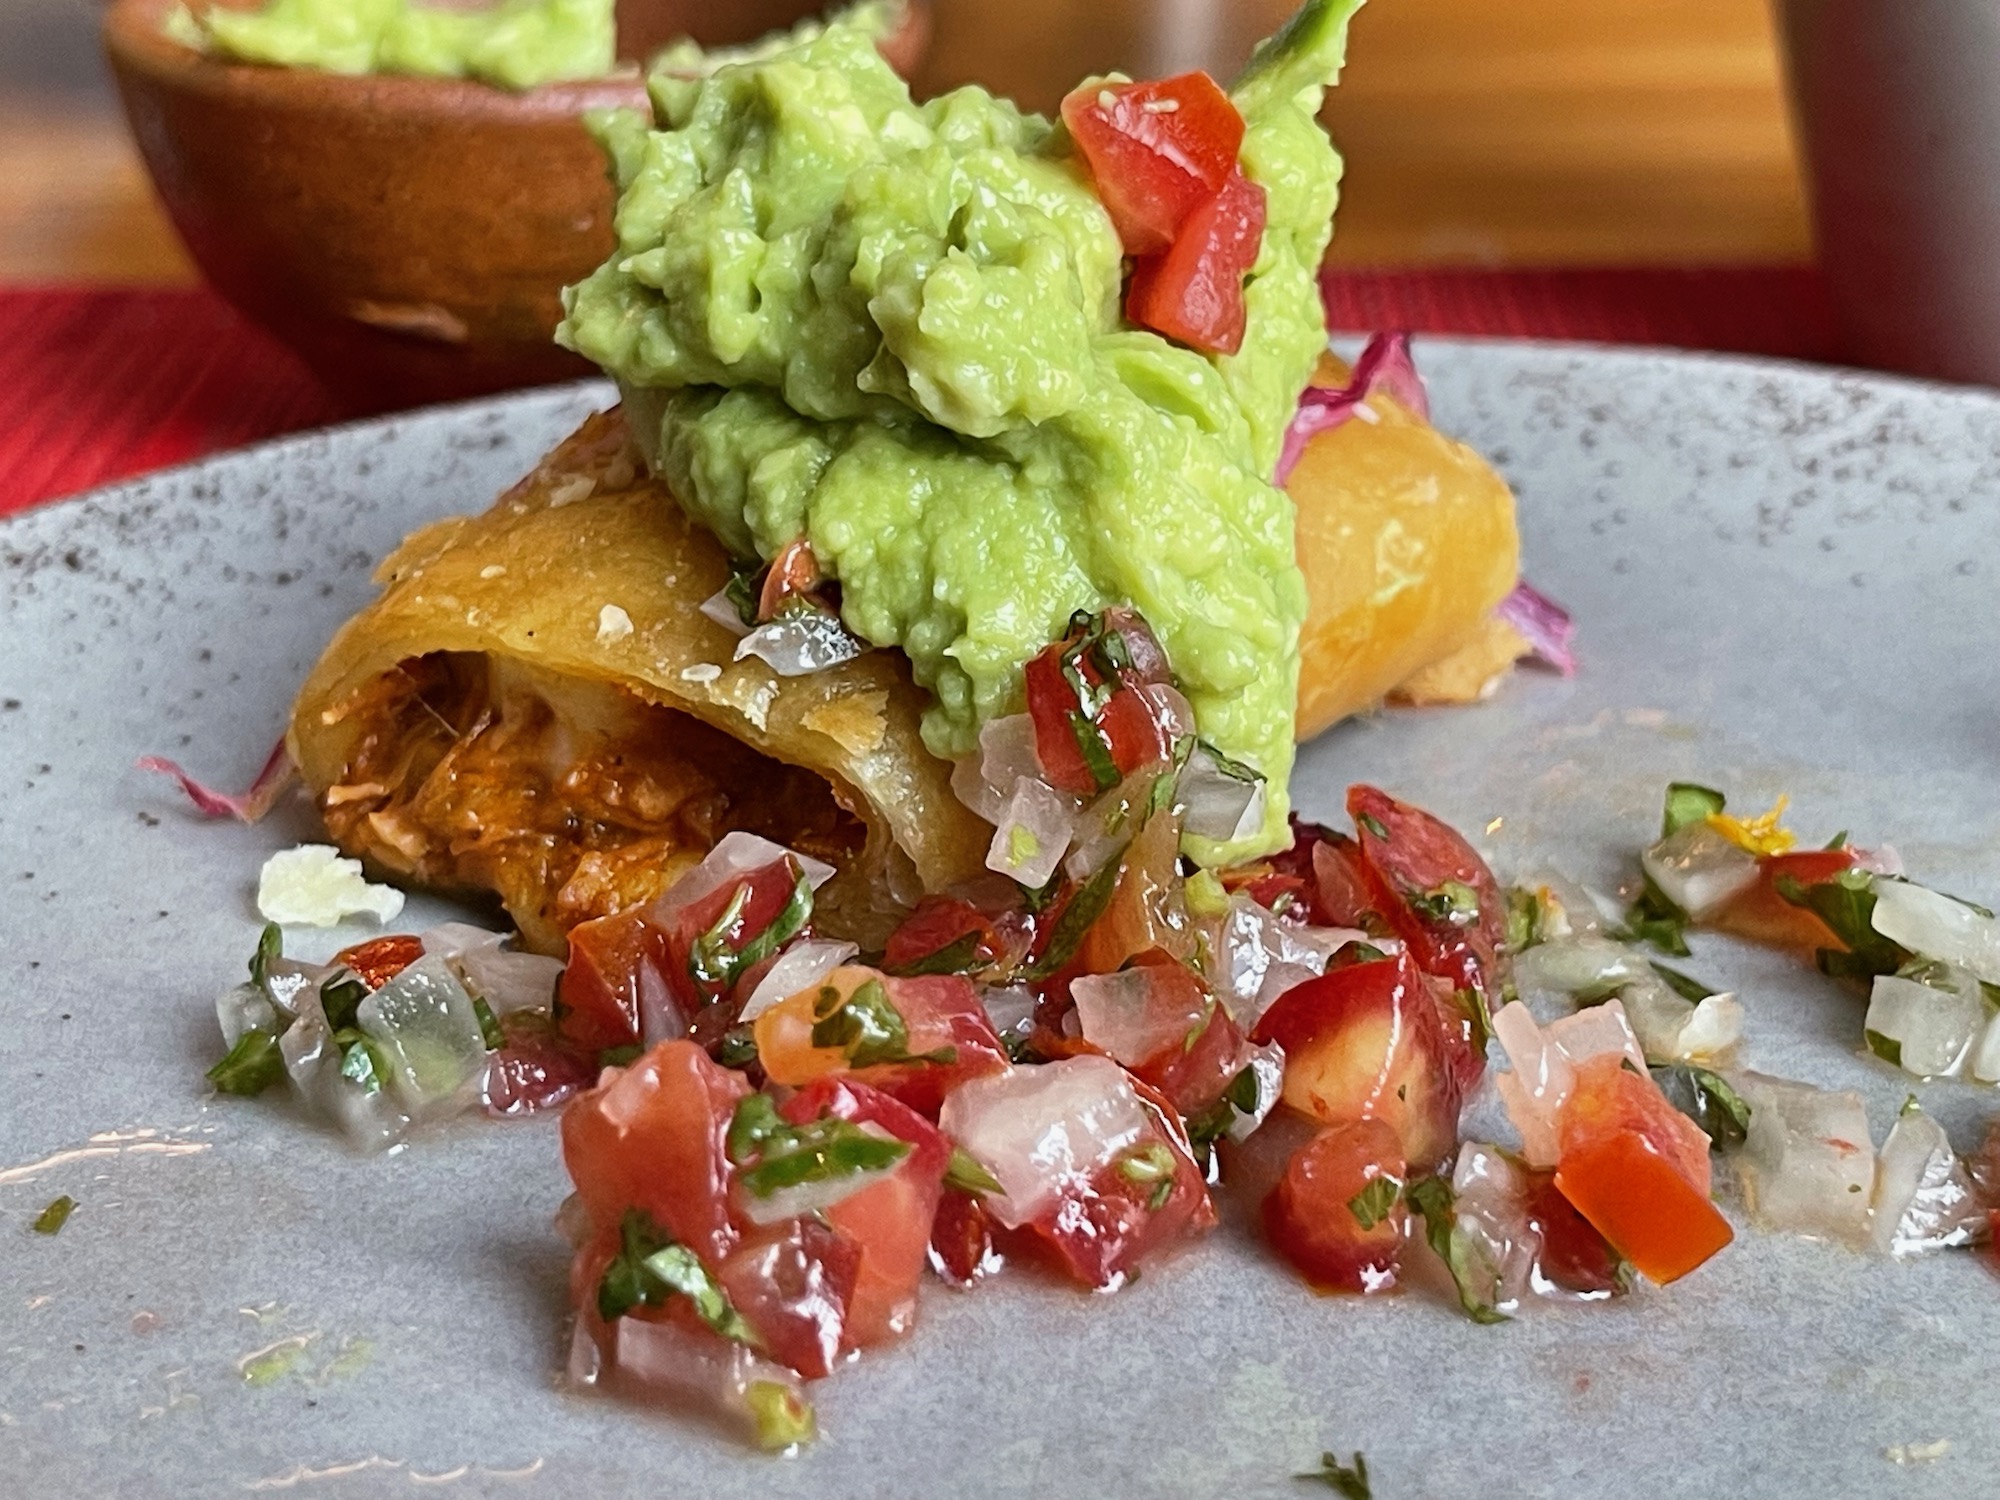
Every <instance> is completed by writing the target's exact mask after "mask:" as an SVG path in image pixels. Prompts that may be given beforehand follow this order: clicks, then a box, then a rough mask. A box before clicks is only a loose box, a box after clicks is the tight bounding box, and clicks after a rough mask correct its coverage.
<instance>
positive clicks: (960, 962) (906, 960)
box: [882, 896, 1005, 974]
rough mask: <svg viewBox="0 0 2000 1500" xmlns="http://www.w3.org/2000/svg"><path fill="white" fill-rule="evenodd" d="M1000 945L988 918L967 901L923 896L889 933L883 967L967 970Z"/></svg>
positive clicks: (993, 955) (989, 960)
mask: <svg viewBox="0 0 2000 1500" xmlns="http://www.w3.org/2000/svg"><path fill="white" fill-rule="evenodd" d="M1004 951H1005V949H1004V947H1003V944H1002V941H1001V938H1000V935H999V934H998V933H997V932H996V931H995V930H994V926H993V920H992V918H990V917H988V916H987V915H986V913H985V912H983V911H981V910H980V909H979V908H978V907H976V906H974V905H973V904H972V903H971V902H970V901H961V900H958V899H957V898H956V897H952V896H927V897H925V898H924V900H923V901H922V903H921V904H919V905H918V907H917V909H916V910H915V911H913V912H911V913H910V915H909V916H908V917H907V918H906V919H905V920H904V922H903V925H902V926H900V927H898V928H897V929H896V930H895V931H894V932H893V933H891V934H890V935H889V942H888V945H887V946H886V947H884V948H883V950H882V967H883V968H884V969H887V970H888V971H889V972H890V973H891V974H972V973H977V972H978V971H979V970H981V969H985V968H987V967H989V966H990V965H992V964H994V963H996V962H998V961H999V959H1000V957H1001V955H1002V953H1003V952H1004Z"/></svg>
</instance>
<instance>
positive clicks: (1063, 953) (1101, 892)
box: [1021, 854, 1123, 979]
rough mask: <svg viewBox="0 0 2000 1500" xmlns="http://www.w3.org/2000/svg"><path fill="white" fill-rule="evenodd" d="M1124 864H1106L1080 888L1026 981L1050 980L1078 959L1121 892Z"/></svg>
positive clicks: (1116, 860) (1118, 861) (1027, 972)
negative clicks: (1120, 875) (1116, 893)
mask: <svg viewBox="0 0 2000 1500" xmlns="http://www.w3.org/2000/svg"><path fill="white" fill-rule="evenodd" d="M1122 863H1123V855H1122V854H1121V855H1120V856H1119V857H1117V858H1114V859H1108V860H1106V861H1105V862H1104V867H1103V868H1102V869H1101V870H1099V871H1098V872H1097V873H1096V874H1095V875H1093V876H1091V877H1090V879H1088V880H1086V881H1085V882H1084V883H1083V884H1082V885H1080V886H1078V887H1077V889H1076V893H1075V894H1074V895H1072V896H1071V897H1070V898H1069V900H1068V902H1067V903H1065V904H1064V906H1063V909H1062V914H1061V915H1060V916H1058V917H1057V918H1056V922H1055V926H1054V927H1052V928H1051V929H1050V930H1049V941H1048V945H1047V946H1046V947H1045V948H1044V949H1043V950H1042V953H1041V956H1040V957H1039V958H1037V959H1036V960H1035V961H1034V962H1033V963H1031V964H1029V965H1028V967H1027V968H1026V969H1025V970H1024V971H1023V972H1022V975H1021V977H1022V978H1023V979H1048V978H1050V977H1051V976H1053V975H1055V974H1058V973H1060V972H1061V971H1062V970H1063V969H1065V968H1066V967H1068V965H1069V961H1070V960H1071V959H1073V958H1075V957H1076V950H1077V949H1078V948H1080V947H1082V946H1083V939H1084V936H1085V934H1087V933H1088V932H1089V931H1090V929H1091V928H1092V927H1093V926H1095V925H1096V922H1097V919H1098V918H1099V917H1101V916H1103V915H1104V909H1105V908H1106V907H1107V906H1109V905H1110V904H1111V896H1112V893H1113V892H1114V891H1116V890H1117V889H1118V871H1119V867H1120V865H1121V864H1122Z"/></svg>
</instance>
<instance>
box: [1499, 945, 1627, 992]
mask: <svg viewBox="0 0 2000 1500" xmlns="http://www.w3.org/2000/svg"><path fill="white" fill-rule="evenodd" d="M1642 979H1656V976H1655V975H1654V973H1653V966H1652V965H1651V964H1649V963H1648V962H1647V961H1646V958H1645V955H1643V954H1642V953H1640V952H1638V950H1636V949H1634V948H1628V947H1627V946H1625V944H1623V943H1614V942H1611V941H1610V940H1609V939H1606V938H1601V937H1581V938H1576V939H1573V940H1572V941H1569V942H1548V943H1541V944H1538V945H1537V946H1535V947H1533V948H1530V949H1528V950H1527V951H1526V952H1525V953H1523V954H1521V955H1520V956H1519V957H1517V958H1516V959H1515V960H1514V983H1515V984H1516V985H1517V986H1518V987H1519V988H1520V989H1522V990H1523V991H1526V992H1532V991H1536V990H1553V991H1555V992H1556V993H1557V994H1561V995H1581V994H1584V993H1586V992H1588V991H1592V990H1603V989H1606V988H1611V989H1616V988H1619V987H1621V986H1623V985H1628V984H1634V983H1637V982H1638V981H1640V980H1642ZM1656 982H1657V981H1656Z"/></svg>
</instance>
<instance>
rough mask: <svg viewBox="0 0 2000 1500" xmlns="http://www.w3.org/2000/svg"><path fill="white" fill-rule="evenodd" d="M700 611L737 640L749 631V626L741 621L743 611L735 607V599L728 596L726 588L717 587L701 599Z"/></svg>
mask: <svg viewBox="0 0 2000 1500" xmlns="http://www.w3.org/2000/svg"><path fill="white" fill-rule="evenodd" d="M701 612H702V614H704V615H705V616H707V617H708V618H709V619H711V620H713V621H715V623H716V624H718V625H720V626H721V627H722V628H723V629H724V630H726V631H728V632H729V633H730V634H731V635H733V636H735V637H736V639H737V640H739V641H740V640H742V639H743V637H744V636H746V635H748V634H749V633H750V627H749V626H748V625H745V624H744V623H743V612H742V611H741V610H739V609H738V608H737V607H736V601H735V600H734V599H731V598H730V597H729V590H728V589H727V588H720V589H717V590H716V591H715V592H714V593H712V594H710V595H709V596H708V597H707V598H706V599H704V600H702V601H701Z"/></svg>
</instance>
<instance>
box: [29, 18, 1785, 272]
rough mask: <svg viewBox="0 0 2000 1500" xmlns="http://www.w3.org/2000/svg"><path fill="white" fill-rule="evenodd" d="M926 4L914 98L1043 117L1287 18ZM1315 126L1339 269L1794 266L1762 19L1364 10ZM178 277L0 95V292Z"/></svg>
mask: <svg viewBox="0 0 2000 1500" xmlns="http://www.w3.org/2000/svg"><path fill="white" fill-rule="evenodd" d="M8 4H9V0H0V22H4V21H5V19H6V10H7V6H8ZM935 5H936V15H937V45H936V48H935V50H934V52H933V55H932V58H931V61H930V63H929V65H928V66H927V68H926V70H925V74H924V76H923V78H922V79H921V80H920V81H921V83H922V84H923V85H925V86H926V87H929V88H939V87H945V86H949V85H952V84H956V83H960V82H965V81H968V80H974V79H976V80H979V81H982V82H986V83H988V84H990V85H991V86H994V87H996V88H999V89H1002V90H1005V91H1008V92H1012V93H1014V94H1015V95H1016V96H1017V97H1020V98H1021V99H1023V101H1024V102H1027V103H1030V104H1035V105H1039V106H1041V107H1043V108H1049V107H1052V106H1053V104H1054V102H1055V101H1056V100H1057V99H1058V98H1059V97H1060V96H1061V93H1062V91H1063V89H1064V88H1066V87H1067V86H1068V85H1070V84H1072V83H1073V82H1075V80H1076V79H1077V78H1078V77H1079V76H1080V75H1081V74H1082V73H1084V72H1086V71H1091V70H1102V69H1110V68H1114V67H1122V68H1124V69H1125V70H1126V71H1129V72H1132V73H1135V74H1147V73H1151V74H1155V75H1158V74H1163V73H1167V72H1173V71H1178V70H1180V69H1183V68H1186V67H1193V66H1201V65H1204V64H1207V65H1209V66H1211V67H1212V68H1214V69H1215V70H1217V71H1219V72H1222V73H1224V74H1225V75H1226V74H1227V73H1228V72H1229V71H1231V70H1232V69H1233V68H1234V67H1236V66H1237V65H1239V64H1240V62H1241V60H1242V58H1243V57H1244V56H1246V55H1247V54H1248V51H1249V49H1250V46H1251V44H1252V43H1253V42H1254V41H1255V40H1256V38H1257V37H1259V36H1261V35H1263V34H1264V33H1265V32H1266V31H1268V30H1270V29H1271V28H1272V27H1273V26H1275V25H1276V24H1277V23H1278V22H1279V21H1280V20H1282V19H1283V17H1284V15H1285V14H1286V13H1287V11H1288V10H1289V9H1290V8H1291V6H1290V0H935ZM5 45H6V38H5V32H4V27H0V47H4V46H5ZM1327 118H1328V120H1329V122H1330V124H1331V125H1332V128H1333V130H1334V132H1335V135H1336V137H1337V139H1338V140H1339V141H1340V143H1341V146H1342V148H1343V149H1344V150H1345V152H1346V154H1347V158H1348V163H1349V174H1348V187H1347V197H1346V202H1345V204H1344V205H1343V208H1342V210H1341V227H1340V233H1339V235H1338V236H1337V238H1336V240H1335V246H1334V259H1335V260H1336V261H1341V262H1345V263H1349V264H1373V265H1396V264H1402V265H1411V264H1424V263H1440V262H1461V263H1462V262H1477V263H1495V264H1499V263H1516V264H1544V265H1551V264H1555V265H1559V264H1577V263H1595V264H1618V263H1636V262H1650V263H1656V264H1687V263H1697V262H1731V261H1734V262H1756V261H1785V260H1796V259H1799V258H1801V257H1803V256H1804V255H1805V254H1806V252H1807V241H1806V230H1805V216H1804V212H1803V208H1802V206H1801V202H1800V195H1799V190H1798V185H1797V179H1796V174H1795V171H1794V168H1793V164H1792V154H1791V148H1790V144H1789V141H1788V138H1787V133H1786V126H1785V114H1784V108H1783V103H1782V96H1781V90H1780V87H1779V74H1778V66H1777V61H1776V57H1775V53H1774V50H1773V42H1772V34H1771V27H1770V20H1769V16H1768V13H1767V10H1766V3H1765V0H1372V3H1371V4H1369V5H1368V7H1367V8H1366V9H1365V10H1363V11H1362V13H1361V15H1360V17H1359V19H1358V20H1357V21H1356V23H1355V31H1354V41H1353V47H1352V51H1351V55H1350V64H1349V68H1348V72H1347V77H1346V81H1345V82H1344V83H1343V84H1342V85H1341V87H1340V89H1339V90H1338V91H1337V92H1336V94H1335V96H1334V98H1333V101H1332V103H1331V104H1330V105H1329V106H1328V111H1327ZM192 274H193V273H192V271H191V270H190V268H189V267H188V265H187V263H186V261H185V259H184V257H183V256H182V255H181V254H180V252H179V248H178V246H177V244H176V243H175V242H174V240H173V237H172V232H171V230H170V229H168V228H167V226H166V224H165V222H164V220H163V219H162V217H161V215H160V213H159V211H158V209H157V207H156V206H155V205H154V203H153V201H152V198H151V194H150V192H149V191H148V190H147V188H146V186H145V183H144V174H143V172H141V170H140V169H139V167H138V165H137V162H136V158H135V157H134V156H133V154H132V151H131V148H130V145H129V143H128V142H127V141H126V140H125V138H124V133H123V127H122V124H121V122H120V121H119V119H118V118H117V116H116V114H115V113H113V112H110V111H108V110H107V109H105V108H104V107H103V104H102V99H101V96H99V98H98V99H97V100H96V101H92V100H90V99H86V98H82V97H78V96H72V95H69V94H63V93H49V94H44V95H40V96H34V95H26V96H18V97H17V98H16V99H15V100H13V101H11V102H9V101H6V100H4V99H0V279H10V280H16V281H20V280H54V279H75V278H95V279H110V280H122V281H152V282H172V281H185V280H188V279H190V278H191V276H192Z"/></svg>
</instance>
